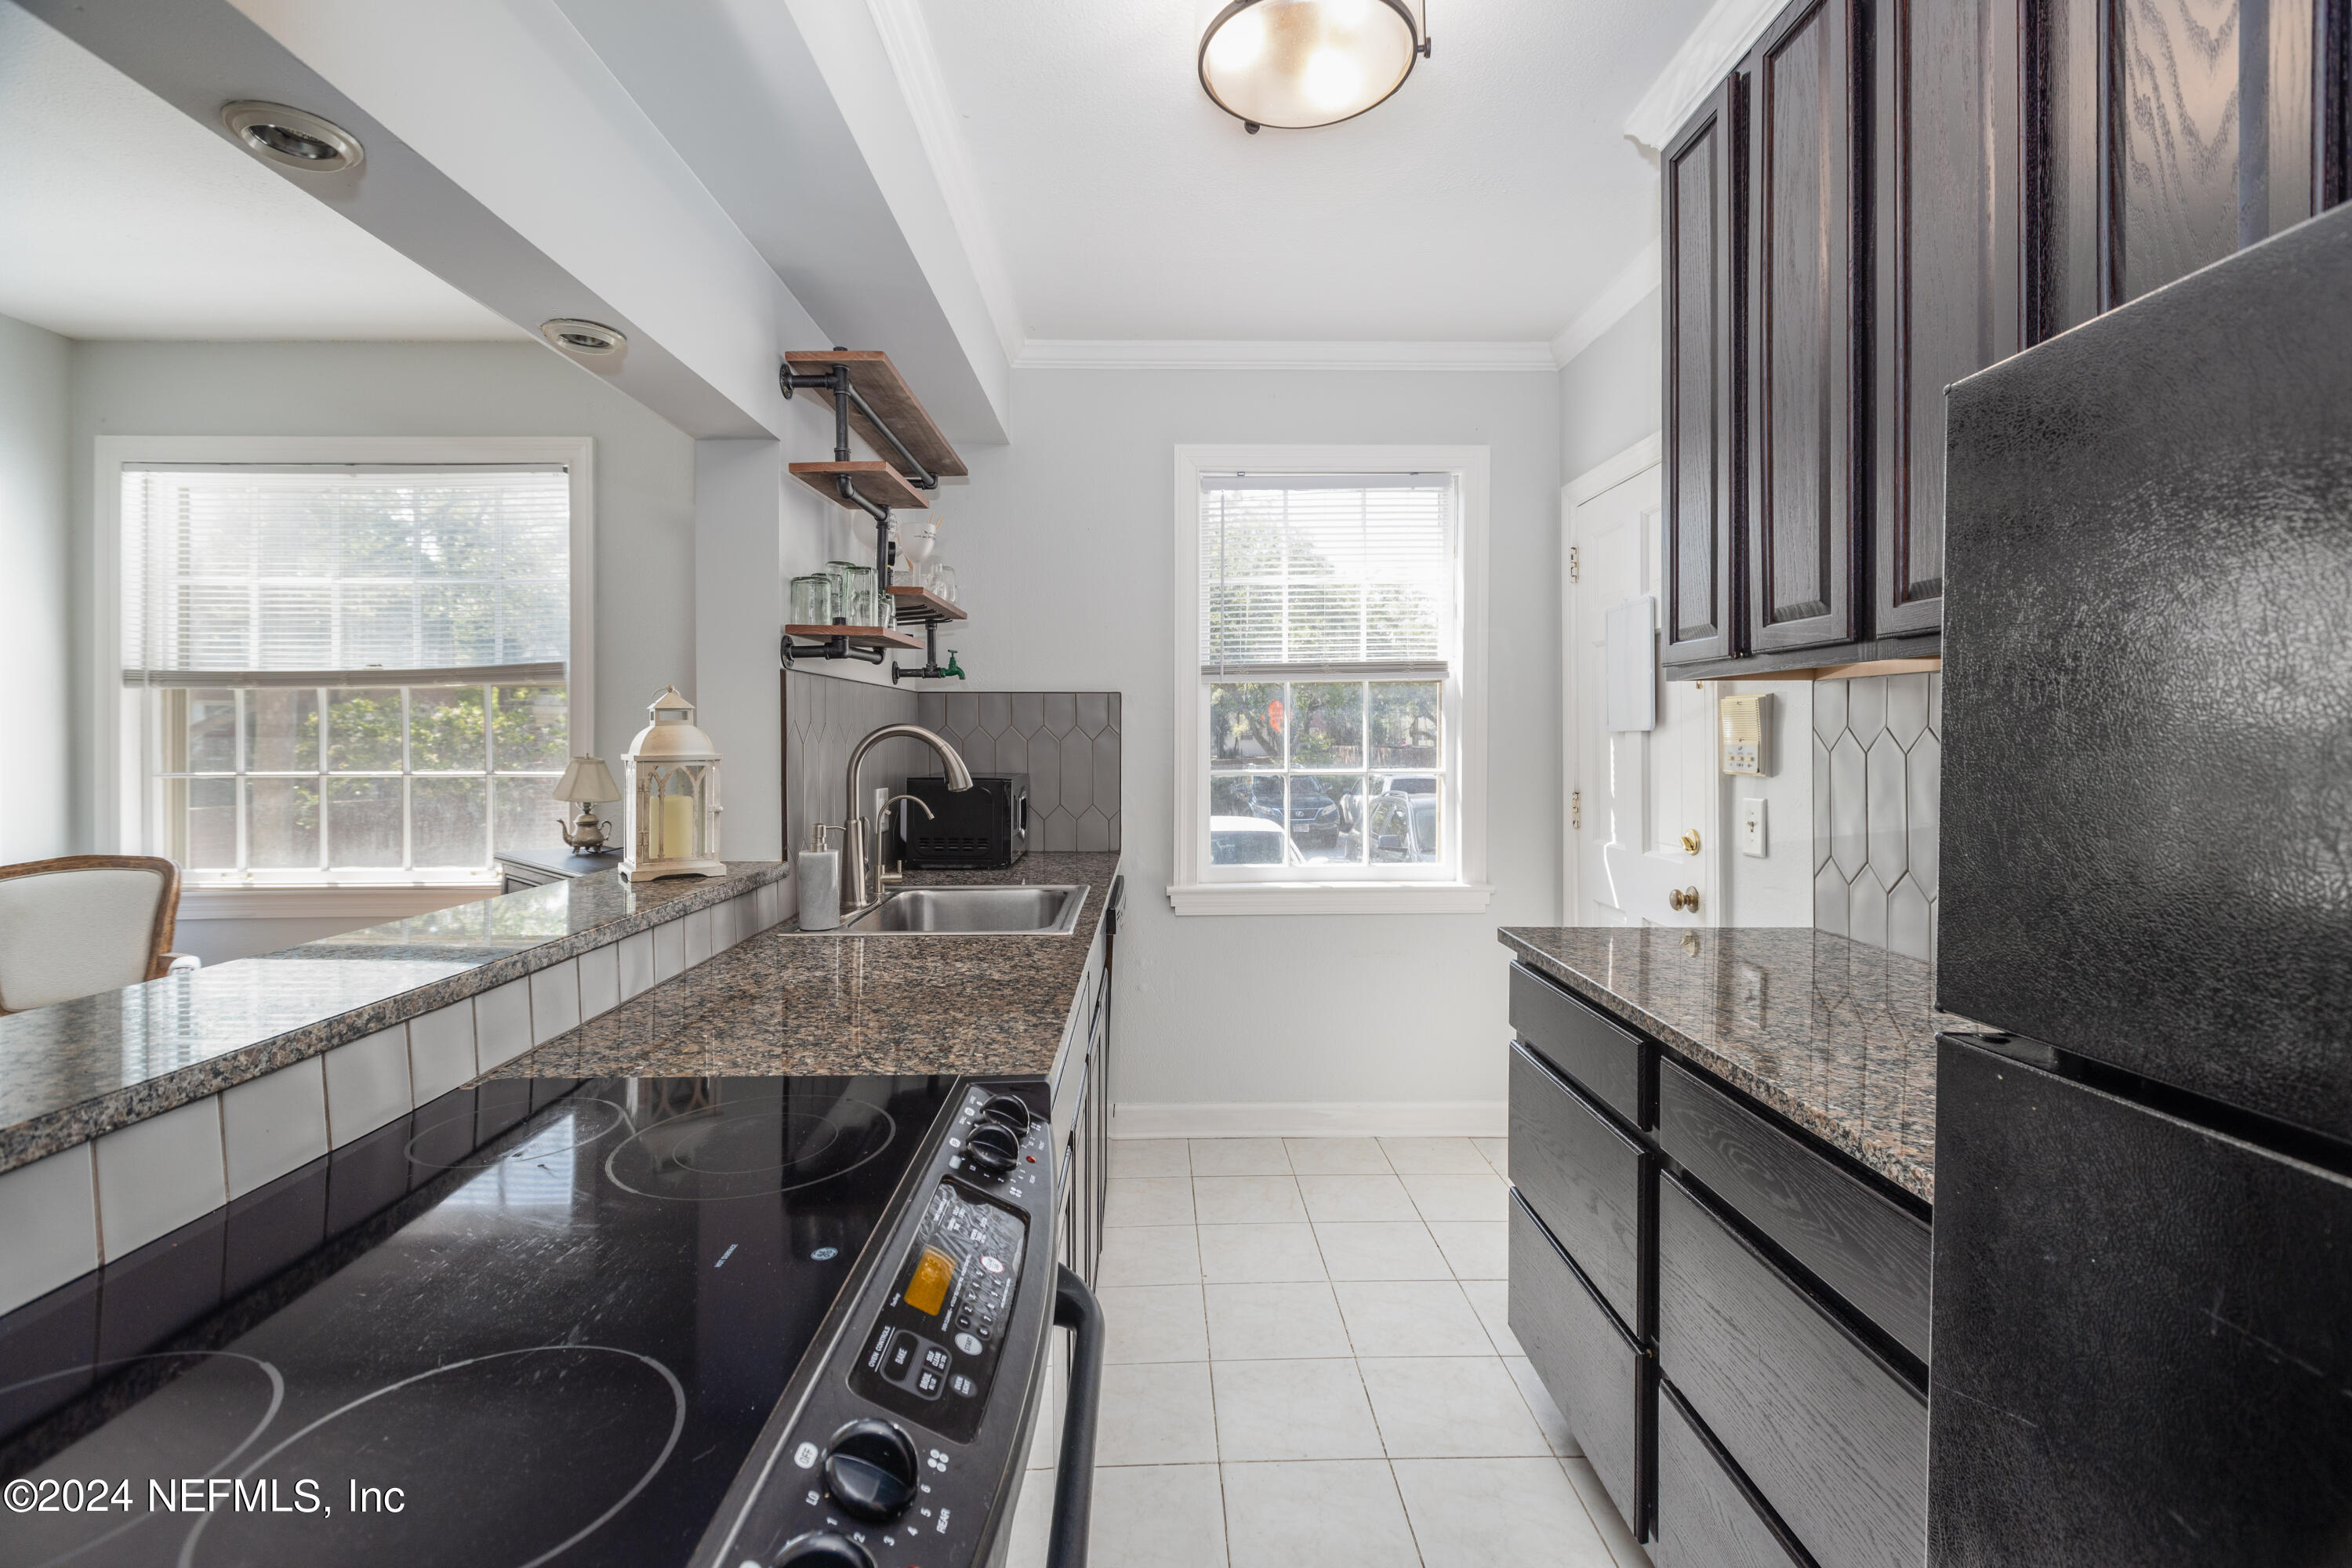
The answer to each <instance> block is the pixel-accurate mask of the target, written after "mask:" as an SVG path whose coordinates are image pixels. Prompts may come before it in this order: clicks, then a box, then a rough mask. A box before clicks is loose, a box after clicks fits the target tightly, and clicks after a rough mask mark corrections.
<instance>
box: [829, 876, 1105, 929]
mask: <svg viewBox="0 0 2352 1568" xmlns="http://www.w3.org/2000/svg"><path fill="white" fill-rule="evenodd" d="M1086 902H1087V884H1084V883H1063V884H1058V885H1055V886H1051V887H1022V888H999V887H987V888H899V889H896V890H894V891H892V892H891V893H890V894H889V895H888V896H887V897H886V898H884V899H883V900H882V901H881V902H880V903H878V904H877V905H875V906H874V907H873V908H872V909H870V910H866V912H865V913H864V914H862V915H860V916H858V917H857V918H856V920H854V921H845V922H844V923H843V924H842V925H840V926H839V927H837V928H835V932H834V933H828V932H824V931H812V932H810V933H809V934H810V935H813V936H824V935H827V934H839V935H843V936H877V935H879V936H1067V935H1069V934H1070V933H1071V932H1072V931H1076V929H1077V926H1078V913H1079V911H1080V910H1083V909H1085V908H1086Z"/></svg>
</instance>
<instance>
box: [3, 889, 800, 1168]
mask: <svg viewBox="0 0 2352 1568" xmlns="http://www.w3.org/2000/svg"><path fill="white" fill-rule="evenodd" d="M737 867H740V869H739V868H737ZM737 867H730V869H729V872H728V874H727V875H726V876H724V877H706V878H701V879H696V881H695V882H694V883H693V885H692V886H689V887H681V888H678V889H677V890H676V891H675V892H671V890H670V889H667V888H664V889H663V890H664V891H665V892H666V893H669V895H670V896H668V897H666V898H664V899H663V900H662V901H661V902H659V903H657V904H655V905H652V906H651V907H648V908H645V909H638V910H628V911H626V912H625V913H620V914H615V915H614V916H612V917H611V918H609V919H605V920H600V921H596V922H595V923H594V924H593V925H589V926H586V927H583V928H582V929H581V930H578V931H566V932H565V933H563V934H562V935H561V936H556V937H551V938H549V939H548V940H547V941H545V942H539V943H536V944H534V945H532V946H530V947H526V948H520V949H517V950H515V951H512V952H501V953H499V954H498V955H496V956H495V957H491V958H487V959H483V960H480V961H479V962H467V961H466V960H465V959H462V958H458V957H454V956H437V955H433V947H432V946H431V945H427V946H425V947H424V948H423V949H421V950H420V949H419V948H418V947H416V946H413V945H405V944H400V943H384V944H383V945H381V946H371V945H369V944H368V943H366V942H364V941H363V940H362V939H364V938H366V937H367V936H368V934H369V933H370V932H372V931H388V930H391V929H394V927H397V926H399V925H402V924H404V923H406V922H404V921H391V922H387V923H386V924H385V925H383V926H370V927H364V928H362V929H361V930H358V931H347V932H344V933H342V934H341V936H336V937H328V938H323V939H321V940H320V942H311V943H305V944H303V945H302V946H300V947H292V948H286V949H282V950H280V951H278V952H271V953H264V954H261V955H259V956H257V957H254V958H249V959H236V960H233V961H231V963H223V964H215V965H213V966H211V968H210V970H199V971H197V972H196V973H195V975H194V976H189V975H173V976H170V977H167V978H165V979H163V980H151V981H147V982H145V983H143V984H139V985H133V986H126V987H124V988H123V991H122V993H121V994H123V995H126V996H128V995H137V996H139V997H141V998H142V999H146V998H153V999H155V1000H157V1001H159V1002H161V1003H162V1004H163V1006H162V1007H161V1008H159V1009H158V1010H159V1011H163V1010H168V1009H170V1008H171V1007H172V1006H173V994H174V993H175V992H178V991H184V990H186V989H188V988H189V986H190V984H191V982H192V981H194V979H196V978H197V977H199V976H202V975H204V974H205V973H214V974H217V973H221V972H222V971H225V970H229V969H231V968H233V967H235V966H236V965H244V964H262V963H282V962H285V961H287V960H288V959H290V958H302V957H316V958H317V959H318V961H319V962H321V963H334V962H337V961H338V960H337V958H336V957H335V956H332V955H329V954H324V953H320V954H309V953H306V952H304V949H305V948H320V947H334V946H345V947H349V948H351V949H352V952H351V953H350V954H349V955H348V956H350V957H353V958H359V957H368V958H374V959H379V960H383V961H394V962H396V961H400V960H403V959H407V960H409V961H410V962H412V963H414V964H415V967H416V968H417V969H419V970H428V969H432V968H440V969H443V970H444V971H445V973H440V974H438V975H433V976H430V977H428V978H425V979H424V980H422V982H421V983H420V984H415V985H411V986H407V987H405V988H404V989H402V990H399V991H395V992H394V993H392V994H388V995H384V996H381V997H377V998H375V999H373V1000H371V1001H367V1002H362V1003H360V1004H359V1005H355V1006H352V1007H348V1008H345V1009H343V1010H341V1011H340V1012H336V1013H332V1014H330V1015H328V1016H324V1017H320V1018H317V1019H314V1020H312V1021H310V1022H308V1023H304V1024H300V1025H297V1026H294V1027H292V1028H290V1029H283V1030H280V1031H278V1032H277V1033H275V1034H272V1035H269V1036H267V1037H263V1038H261V1039H258V1040H255V1041H253V1042H252V1043H250V1044H248V1045H244V1046H236V1047H229V1048H227V1049H225V1050H222V1051H220V1052H217V1053H215V1054H214V1055H210V1056H205V1057H202V1058H198V1059H196V1060H194V1061H191V1062H188V1063H185V1064H184V1065H183V1066H180V1067H177V1068H171V1069H169V1070H166V1071H163V1072H160V1073H157V1074H155V1075H154V1076H153V1077H151V1078H144V1079H139V1080H138V1081H136V1082H133V1083H126V1084H123V1085H121V1087H119V1088H116V1089H109V1090H105V1091H102V1092H100V1093H98V1094H95V1095H91V1096H89V1097H86V1098H84V1099H81V1100H76V1101H73V1102H71V1103H69V1104H66V1105H60V1106H57V1107H54V1108H51V1109H48V1110H39V1111H36V1112H35V1113H33V1114H32V1115H30V1116H27V1117H25V1118H23V1119H22V1120H20V1121H16V1122H14V1123H13V1124H11V1125H9V1126H7V1127H5V1128H0V1175H5V1174H6V1173H8V1172H10V1171H13V1170H16V1169H17V1168H18V1167H19V1166H23V1165H29V1164H31V1163H33V1162H34V1161H36V1160H40V1159H45V1158H47V1156H49V1155H51V1154H56V1153H61V1152H64V1151H66V1150H68V1149H71V1148H75V1147H77V1146H79V1145H80V1144H83V1143H88V1142H93V1141H95V1140H97V1139H99V1138H101V1137H103V1136H105V1135H106V1134H107V1133H109V1132H113V1131H119V1130H120V1129H121V1128H124V1127H128V1126H131V1124H133V1123H134V1122H139V1121H146V1120H148V1119H149V1118H151V1117H155V1116H161V1115H163V1113H164V1112H165V1111H168V1110H177V1109H179V1108H180V1107H181V1106H184V1105H192V1104H194V1103H195V1102H196V1101H197V1100H205V1099H208V1098H210V1097H211V1096H213V1095H215V1094H218V1093H220V1092H221V1091H222V1090H224V1089H233V1088H235V1087H236V1085H238V1084H240V1083H246V1082H248V1081H250V1080H252V1079H257V1078H260V1077H262V1076H264V1075H266V1074H268V1073H272V1072H276V1071H278V1069H280V1068H289V1067H292V1066H293V1065H295V1064H296V1063H298V1062H300V1061H303V1060H306V1059H308V1058H311V1057H315V1056H321V1055H324V1054H325V1053H326V1052H328V1051H331V1050H332V1049H334V1048H335V1047H338V1046H343V1045H348V1044H350V1043H351V1042H352V1041H353V1040H358V1039H362V1038H364V1037H367V1036H369V1035H373V1034H375V1033H378V1032H379V1031H381V1030H384V1029H389V1028H392V1027H394V1026H397V1025H401V1024H404V1023H406V1022H408V1021H409V1020H410V1019H412V1018H417V1017H422V1016H424V1015H425V1014H427V1013H431V1012H435V1011H436V1010H438V1009H440V1008H443V1007H448V1006H454V1005H457V1003H460V1002H464V1001H467V1000H469V999H470V998H472V997H474V996H477V995H478V994H481V993H483V992H485V991H490V990H494V989H496V988H497V987H499V986H500V985H504V984H508V983H509V982H510V981H514V980H520V979H522V978H523V977H525V976H527V975H530V974H533V973H538V972H539V971H541V970H542V969H550V968H552V967H554V966H555V965H556V964H559V963H564V962H565V961H566V960H568V959H572V958H577V957H578V956H579V955H580V954H581V953H583V952H590V951H593V949H596V948H599V947H604V946H608V945H610V944H612V943H614V942H619V941H621V940H623V939H624V938H625V937H629V936H634V935H635V934H636V933H637V932H639V931H647V930H650V929H652V928H653V927H654V926H656V925H661V924H665V923H667V921H672V920H677V919H678V918H680V917H682V916H685V915H690V914H693V913H694V912H696V911H697V910H704V909H709V908H711V907H713V906H715V905H718V904H722V903H725V902H727V901H729V900H731V899H735V898H740V896H742V895H743V894H745V893H747V892H751V891H755V890H756V889H760V888H762V887H765V886H767V885H768V884H770V883H772V882H778V881H782V880H783V879H784V878H785V876H786V874H787V869H788V868H786V867H785V866H784V865H783V863H782V862H781V861H746V862H738V863H737ZM677 880H683V879H677ZM654 885H655V884H648V886H654ZM545 886H551V887H565V886H567V884H564V883H555V884H548V885H545ZM545 886H543V887H541V888H532V889H523V890H522V892H521V893H520V894H518V895H499V897H508V896H517V897H528V896H530V895H531V894H535V893H543V892H544V891H545ZM475 901H476V902H490V901H494V900H475ZM457 907H463V906H457ZM442 945H444V946H446V947H447V948H463V947H465V946H467V944H466V943H463V942H450V943H447V944H442ZM85 1000H87V999H85ZM60 1005H62V1006H68V1007H69V1006H72V1005H74V1004H72V1003H64V1004H60ZM47 1011H49V1010H48V1009H46V1008H34V1009H31V1010H29V1011H27V1012H25V1013H17V1014H10V1015H7V1016H5V1017H0V1030H5V1026H7V1025H8V1024H10V1023H12V1022H14V1021H16V1020H19V1019H27V1018H37V1017H38V1016H40V1015H41V1014H42V1013H44V1012H47ZM118 1033H119V1031H118ZM119 1054H127V1053H119ZM5 1070H6V1068H5V1064H0V1072H5Z"/></svg>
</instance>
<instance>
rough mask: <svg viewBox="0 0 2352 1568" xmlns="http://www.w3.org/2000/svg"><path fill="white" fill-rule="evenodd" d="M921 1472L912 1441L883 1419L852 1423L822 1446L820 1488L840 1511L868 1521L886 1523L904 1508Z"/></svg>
mask: <svg viewBox="0 0 2352 1568" xmlns="http://www.w3.org/2000/svg"><path fill="white" fill-rule="evenodd" d="M921 1474H922V1460H921V1459H920V1458H918V1457H917V1455H916V1453H915V1445H914V1443H913V1441H912V1440H911V1439H910V1438H908V1436H907V1435H906V1434H905V1433H904V1432H901V1431H900V1430H898V1427H897V1426H893V1425H892V1424H891V1423H889V1422H887V1421H852V1422H851V1423H850V1424H849V1425H848V1426H844V1427H843V1428H842V1429H841V1430H840V1431H838V1432H836V1433H835V1434H834V1435H833V1447H830V1448H828V1449H826V1450H825V1456H824V1485H825V1489H826V1490H827V1491H829V1492H831V1493H832V1494H833V1500H834V1501H835V1502H837V1503H839V1504H840V1505H841V1509H842V1511H843V1512H844V1513H849V1514H855V1515H856V1517H858V1518H859V1519H862V1520H865V1521H867V1522H869V1523H872V1524H887V1523H888V1522H889V1521H892V1520H894V1519H896V1518H898V1516H899V1515H900V1514H902V1513H904V1512H906V1511H907V1506H908V1504H909V1503H911V1502H913V1501H914V1500H915V1486H916V1482H917V1479H918V1478H919V1477H920V1476H921ZM830 1568H843V1565H840V1564H833V1565H830Z"/></svg>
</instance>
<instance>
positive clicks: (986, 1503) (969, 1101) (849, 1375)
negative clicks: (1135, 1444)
mask: <svg viewBox="0 0 2352 1568" xmlns="http://www.w3.org/2000/svg"><path fill="white" fill-rule="evenodd" d="M1052 1153H1053V1134H1052V1129H1051V1127H1050V1125H1049V1124H1048V1122H1047V1121H1046V1118H1045V1115H1044V1114H1043V1113H1042V1112H1041V1111H1039V1110H1033V1109H1032V1108H1030V1107H1029V1106H1028V1105H1027V1104H1026V1102H1024V1101H1023V1100H1019V1099H1017V1098H1015V1097H1013V1096H1010V1095H1007V1094H1005V1093H1003V1091H1001V1090H998V1089H990V1088H988V1087H986V1086H973V1087H971V1088H969V1089H967V1090H966V1091H965V1095H964V1098H963V1099H962V1100H961V1101H959V1102H958V1104H957V1106H956V1108H955V1110H954V1111H953V1112H952V1120H951V1121H950V1125H949V1127H948V1128H947V1130H946V1135H945V1137H944V1138H942V1139H941V1140H940V1143H939V1145H938V1147H937V1148H936V1150H935V1151H934V1152H933V1154H932V1157H931V1161H930V1164H929V1168H928V1169H927V1170H926V1172H925V1173H924V1175H923V1178H922V1180H921V1182H920V1184H918V1185H917V1186H915V1188H914V1189H913V1190H914V1191H915V1193H916V1194H917V1196H916V1197H915V1199H914V1201H913V1203H912V1204H911V1205H909V1211H910V1212H905V1213H902V1214H901V1215H899V1216H898V1220H897V1222H896V1223H895V1224H894V1225H893V1226H892V1227H891V1231H890V1235H889V1237H887V1241H886V1242H884V1243H881V1244H879V1245H878V1246H877V1251H878V1253H879V1256H881V1257H882V1258H887V1259H888V1262H887V1265H886V1266H885V1267H884V1268H882V1269H878V1270H877V1271H875V1272H874V1273H873V1274H871V1275H870V1276H869V1277H868V1278H867V1279H866V1281H865V1282H864V1284H863V1285H862V1286H861V1287H860V1300H858V1301H857V1302H856V1304H855V1306H854V1307H853V1309H852V1311H851V1315H850V1318H849V1326H848V1328H847V1329H846V1330H845V1331H844V1332H843V1333H842V1334H841V1336H840V1338H839V1339H838V1340H836V1341H835V1343H834V1345H833V1347H832V1349H831V1351H830V1352H829V1359H828V1362H827V1363H826V1364H825V1365H824V1367H823V1368H822V1369H821V1370H820V1371H819V1373H817V1376H816V1381H815V1384H814V1386H813V1387H812V1388H811V1389H810V1391H809V1393H808V1395H807V1397H806V1399H805V1400H803V1402H802V1404H801V1405H800V1408H799V1410H798V1411H797V1412H796V1413H795V1414H794V1415H793V1416H792V1417H791V1418H790V1421H789V1425H787V1426H783V1427H782V1430H781V1431H778V1430H777V1429H776V1428H774V1427H772V1428H771V1431H770V1433H769V1434H766V1435H763V1436H762V1439H761V1447H760V1449H758V1450H755V1453H754V1465H755V1466H757V1474H756V1476H752V1474H751V1471H750V1470H749V1469H747V1479H748V1484H749V1486H750V1492H749V1495H748V1496H742V1497H739V1495H738V1493H739V1492H740V1491H741V1489H743V1488H744V1487H745V1486H746V1484H747V1480H739V1481H738V1483H737V1491H730V1495H729V1500H728V1503H727V1505H726V1509H725V1511H723V1512H722V1515H721V1518H720V1520H719V1521H714V1523H713V1525H712V1527H711V1531H710V1533H709V1535H707V1536H706V1537H705V1539H704V1543H703V1546H702V1547H701V1548H700V1549H698V1552H696V1555H695V1563H696V1564H697V1565H698V1568H706V1565H707V1568H784V1565H790V1568H967V1565H969V1564H975V1563H982V1562H984V1561H986V1559H987V1556H988V1554H989V1552H990V1550H991V1549H992V1547H993V1546H994V1545H995V1544H996V1542H997V1540H998V1538H999V1536H1000V1535H1001V1534H1002V1532H1003V1531H1005V1530H1006V1529H1009V1528H1010V1526H1011V1522H1012V1521H1011V1514H1012V1510H1013V1505H1014V1504H1015V1502H1016V1501H1017V1500H1018V1499H1019V1496H1020V1487H1021V1483H1022V1479H1023V1474H1024V1466H1025V1464H1026V1462H1027V1458H1028V1456H1027V1447H1028V1443H1029V1437H1030V1423H1031V1420H1032V1418H1033V1415H1036V1408H1035V1406H1036V1401H1035V1397H1034V1396H1035V1391H1036V1390H1037V1388H1038V1386H1039V1385H1040V1384H1042V1383H1043V1382H1044V1381H1045V1354H1046V1352H1047V1346H1048V1339H1047V1333H1046V1329H1047V1324H1048V1323H1049V1321H1050V1320H1051V1318H1052V1315H1053V1297H1054V1247H1053V1244H1052V1237H1051V1229H1050V1226H1051V1220H1052V1215H1053V1178H1052ZM780 1415H781V1413H780ZM1038 1418H1042V1416H1039V1417H1038ZM762 1456H764V1458H762Z"/></svg>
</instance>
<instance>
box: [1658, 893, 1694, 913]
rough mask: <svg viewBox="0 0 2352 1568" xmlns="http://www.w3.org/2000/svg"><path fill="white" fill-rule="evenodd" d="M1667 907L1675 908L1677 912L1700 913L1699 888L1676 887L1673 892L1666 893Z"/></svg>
mask: <svg viewBox="0 0 2352 1568" xmlns="http://www.w3.org/2000/svg"><path fill="white" fill-rule="evenodd" d="M1666 907H1667V908H1668V909H1670V910H1674V911H1675V913H1676V914H1692V915H1695V914H1696V913H1698V889H1696V888H1676V889H1675V890H1674V891H1673V892H1671V893H1668V894H1667V895H1666Z"/></svg>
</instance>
